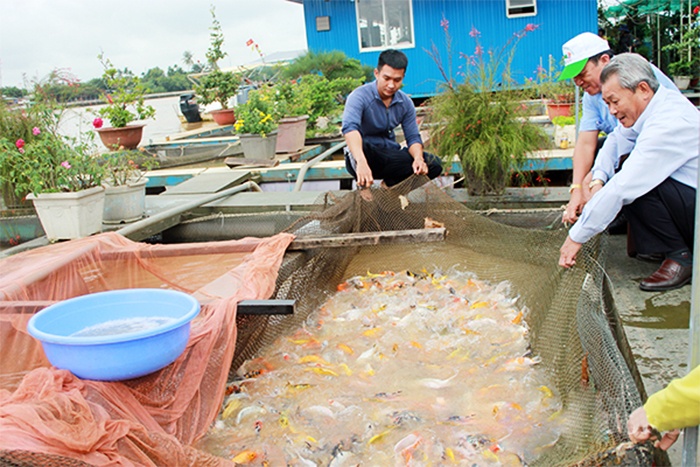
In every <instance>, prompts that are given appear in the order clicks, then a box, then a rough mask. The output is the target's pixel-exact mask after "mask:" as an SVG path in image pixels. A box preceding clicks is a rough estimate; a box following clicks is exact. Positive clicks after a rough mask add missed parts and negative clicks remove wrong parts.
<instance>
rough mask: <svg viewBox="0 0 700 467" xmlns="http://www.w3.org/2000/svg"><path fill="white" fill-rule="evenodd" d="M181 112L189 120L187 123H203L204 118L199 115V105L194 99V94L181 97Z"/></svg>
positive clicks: (190, 93)
mask: <svg viewBox="0 0 700 467" xmlns="http://www.w3.org/2000/svg"><path fill="white" fill-rule="evenodd" d="M180 112H182V115H183V116H184V117H185V120H187V123H196V122H201V121H202V116H201V115H200V114H199V105H198V104H197V100H196V99H195V98H194V93H193V92H188V93H185V94H181V95H180Z"/></svg>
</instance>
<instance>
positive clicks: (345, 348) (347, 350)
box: [336, 344, 355, 355]
mask: <svg viewBox="0 0 700 467" xmlns="http://www.w3.org/2000/svg"><path fill="white" fill-rule="evenodd" d="M336 347H337V348H339V349H340V350H342V351H343V352H345V353H346V354H348V355H352V354H354V353H355V351H354V350H353V349H352V347H350V346H349V345H346V344H338V345H336Z"/></svg>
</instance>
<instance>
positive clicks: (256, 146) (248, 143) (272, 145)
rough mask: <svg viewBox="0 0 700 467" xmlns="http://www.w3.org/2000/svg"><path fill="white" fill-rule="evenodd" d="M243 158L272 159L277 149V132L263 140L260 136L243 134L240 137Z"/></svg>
mask: <svg viewBox="0 0 700 467" xmlns="http://www.w3.org/2000/svg"><path fill="white" fill-rule="evenodd" d="M240 141H241V148H242V149H243V157H245V158H246V159H274V158H275V149H276V147H277V130H275V131H273V132H271V133H270V134H268V135H267V136H266V137H265V138H263V137H262V136H260V135H253V134H249V133H244V134H242V135H240Z"/></svg>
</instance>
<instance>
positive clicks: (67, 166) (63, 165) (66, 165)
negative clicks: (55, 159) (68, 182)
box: [61, 161, 71, 169]
mask: <svg viewBox="0 0 700 467" xmlns="http://www.w3.org/2000/svg"><path fill="white" fill-rule="evenodd" d="M61 166H62V167H64V168H66V169H70V167H71V166H70V164H69V163H68V161H63V162H61Z"/></svg>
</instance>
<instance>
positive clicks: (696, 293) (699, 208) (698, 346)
mask: <svg viewBox="0 0 700 467" xmlns="http://www.w3.org/2000/svg"><path fill="white" fill-rule="evenodd" d="M698 232H700V171H698V184H697V187H696V188H695V244H694V246H693V276H692V277H693V281H692V282H691V284H690V325H689V328H690V342H689V347H690V352H689V353H690V355H689V357H688V371H689V372H690V371H692V370H693V369H694V368H695V367H696V366H697V365H698V363H700V310H699V309H698V306H700V260H698V255H699V254H700V249H699V247H700V245H699V244H700V242H698ZM682 465H683V466H684V467H691V466H695V465H698V427H697V426H692V427H689V428H686V429H685V431H684V434H683V459H682Z"/></svg>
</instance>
